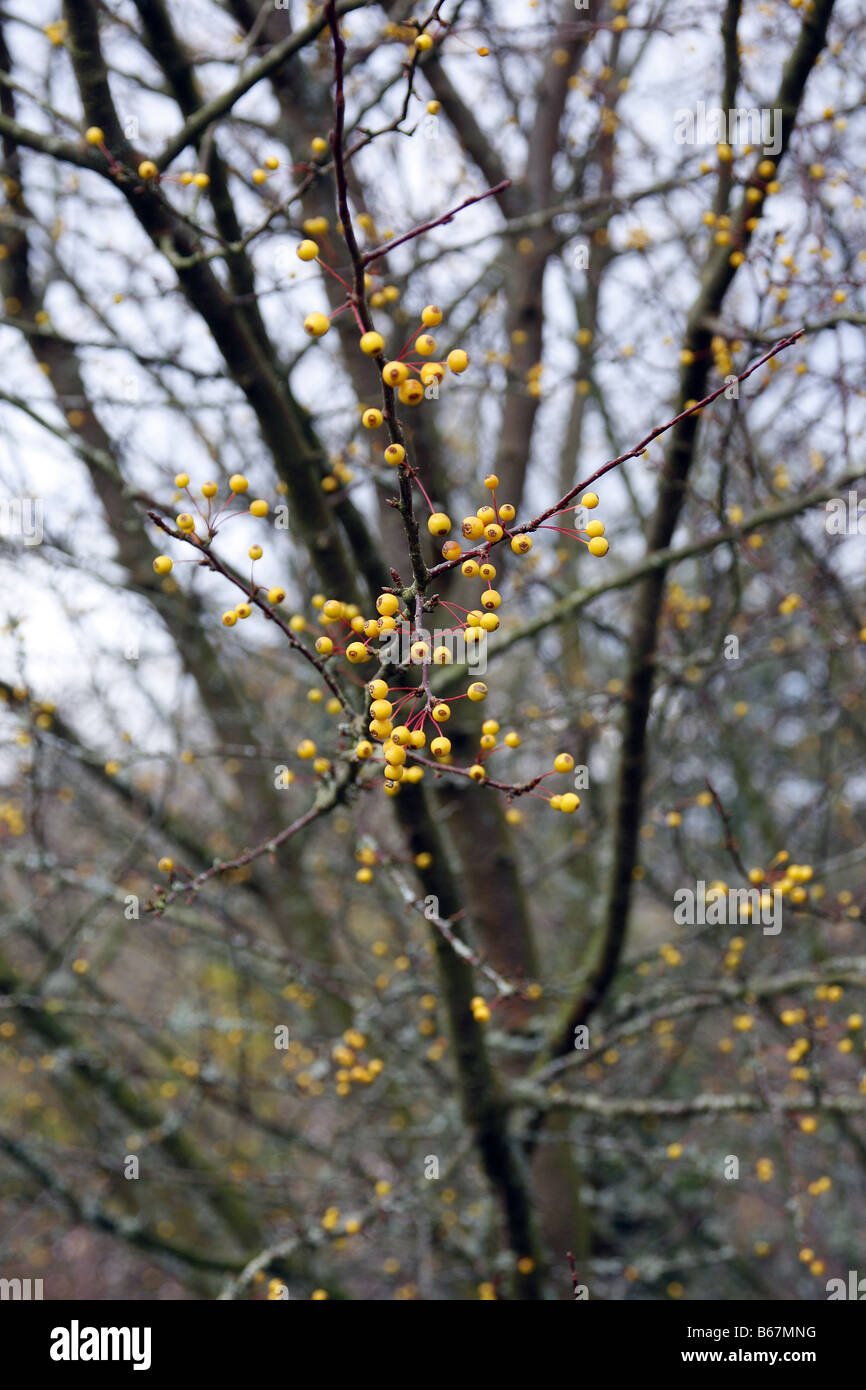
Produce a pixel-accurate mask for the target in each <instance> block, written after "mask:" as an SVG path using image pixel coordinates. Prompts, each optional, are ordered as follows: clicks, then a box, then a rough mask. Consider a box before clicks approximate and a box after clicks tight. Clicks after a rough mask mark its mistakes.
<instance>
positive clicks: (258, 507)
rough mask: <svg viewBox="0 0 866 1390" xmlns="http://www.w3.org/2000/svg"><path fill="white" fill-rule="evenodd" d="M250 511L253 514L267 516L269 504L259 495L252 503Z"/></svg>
mask: <svg viewBox="0 0 866 1390" xmlns="http://www.w3.org/2000/svg"><path fill="white" fill-rule="evenodd" d="M250 512H251V513H252V515H253V516H267V514H268V504H267V502H266V501H265V500H264V498H263V497H258V498H256V500H255V502H251V503H250Z"/></svg>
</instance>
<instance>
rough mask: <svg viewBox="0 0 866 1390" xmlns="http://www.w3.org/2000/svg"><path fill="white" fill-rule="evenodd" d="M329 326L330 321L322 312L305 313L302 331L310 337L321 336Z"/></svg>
mask: <svg viewBox="0 0 866 1390" xmlns="http://www.w3.org/2000/svg"><path fill="white" fill-rule="evenodd" d="M330 327H331V324H330V321H329V320H328V319H327V318H326V317H325V315H324V314H307V317H306V318H305V319H304V332H305V333H308V334H309V335H310V337H311V338H323V337H324V336H325V334H326V333H327V331H328V329H329V328H330Z"/></svg>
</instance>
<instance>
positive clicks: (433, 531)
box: [427, 512, 451, 536]
mask: <svg viewBox="0 0 866 1390" xmlns="http://www.w3.org/2000/svg"><path fill="white" fill-rule="evenodd" d="M427 530H428V531H429V532H430V535H431V536H447V535H448V532H449V531H450V530H451V518H450V516H446V514H445V512H433V513H432V514H431V515H430V516H429V517H428V518H427Z"/></svg>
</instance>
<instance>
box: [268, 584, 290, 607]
mask: <svg viewBox="0 0 866 1390" xmlns="http://www.w3.org/2000/svg"><path fill="white" fill-rule="evenodd" d="M285 597H286V591H285V589H281V588H280V587H279V585H277V586H276V587H275V588H273V589H268V603H274V604H276V603H282V601H283V599H284V598H285Z"/></svg>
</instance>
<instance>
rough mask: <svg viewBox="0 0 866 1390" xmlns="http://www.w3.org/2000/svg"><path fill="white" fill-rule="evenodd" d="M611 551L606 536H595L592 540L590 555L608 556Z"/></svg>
mask: <svg viewBox="0 0 866 1390" xmlns="http://www.w3.org/2000/svg"><path fill="white" fill-rule="evenodd" d="M609 549H610V547H609V546H608V543H607V541H606V540H605V538H604V536H593V538H592V540H591V541H590V543H589V553H590V555H598V556H601V555H606V554H607V552H608V550H609Z"/></svg>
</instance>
